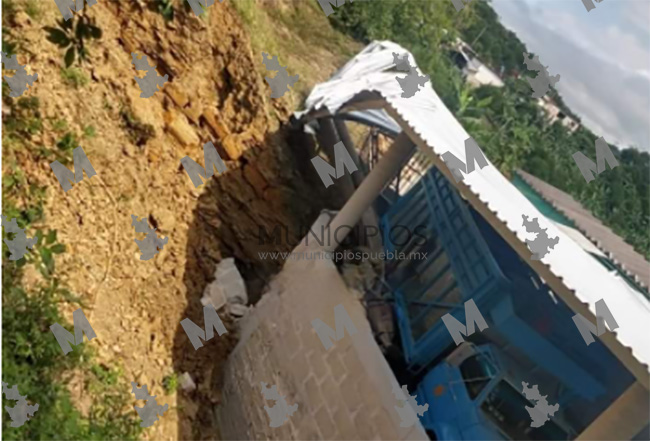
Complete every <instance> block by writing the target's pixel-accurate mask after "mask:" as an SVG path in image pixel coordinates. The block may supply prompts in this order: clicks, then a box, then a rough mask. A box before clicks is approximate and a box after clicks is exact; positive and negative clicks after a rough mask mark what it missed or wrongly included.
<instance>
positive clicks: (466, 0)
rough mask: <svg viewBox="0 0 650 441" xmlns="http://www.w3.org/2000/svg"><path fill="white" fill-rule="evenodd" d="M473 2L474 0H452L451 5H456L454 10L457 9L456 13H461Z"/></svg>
mask: <svg viewBox="0 0 650 441" xmlns="http://www.w3.org/2000/svg"><path fill="white" fill-rule="evenodd" d="M471 1H472V0H451V3H452V4H453V5H454V8H456V12H459V11H460V10H461V9H463V8H464V7H465V3H470V2H471ZM463 2H464V3H463Z"/></svg>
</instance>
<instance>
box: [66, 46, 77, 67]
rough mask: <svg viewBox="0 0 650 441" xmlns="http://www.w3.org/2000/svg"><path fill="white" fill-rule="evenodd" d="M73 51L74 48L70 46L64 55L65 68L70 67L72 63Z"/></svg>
mask: <svg viewBox="0 0 650 441" xmlns="http://www.w3.org/2000/svg"><path fill="white" fill-rule="evenodd" d="M74 55H75V49H74V46H70V49H68V51H67V52H66V53H65V58H64V60H65V67H70V66H71V65H72V63H74Z"/></svg>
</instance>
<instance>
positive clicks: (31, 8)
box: [25, 0, 43, 20]
mask: <svg viewBox="0 0 650 441" xmlns="http://www.w3.org/2000/svg"><path fill="white" fill-rule="evenodd" d="M25 12H26V13H27V15H29V16H30V18H32V19H34V20H38V19H40V18H41V17H42V16H43V12H42V11H41V0H27V2H26V3H25Z"/></svg>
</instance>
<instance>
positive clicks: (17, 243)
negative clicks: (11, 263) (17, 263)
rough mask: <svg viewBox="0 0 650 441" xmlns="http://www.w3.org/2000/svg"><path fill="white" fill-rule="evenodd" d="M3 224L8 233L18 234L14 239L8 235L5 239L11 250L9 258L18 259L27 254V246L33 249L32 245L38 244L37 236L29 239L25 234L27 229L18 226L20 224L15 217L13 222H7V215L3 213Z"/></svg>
mask: <svg viewBox="0 0 650 441" xmlns="http://www.w3.org/2000/svg"><path fill="white" fill-rule="evenodd" d="M2 226H3V227H5V232H6V233H13V234H15V235H16V236H15V237H14V238H13V239H12V240H9V238H8V237H7V238H6V239H5V243H6V244H7V246H8V247H9V251H11V255H10V256H9V260H18V259H20V258H22V257H23V256H24V255H25V253H27V248H29V249H30V250H31V249H32V247H34V245H36V241H37V240H38V239H37V238H36V237H32V238H31V239H27V235H26V234H25V229H24V228H18V224H17V223H16V218H15V217H14V218H13V219H11V222H7V217H6V216H5V215H4V214H3V215H2Z"/></svg>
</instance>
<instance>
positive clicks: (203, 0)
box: [187, 0, 223, 17]
mask: <svg viewBox="0 0 650 441" xmlns="http://www.w3.org/2000/svg"><path fill="white" fill-rule="evenodd" d="M187 3H189V4H190V7H191V8H192V11H194V14H196V16H197V17H198V16H199V15H201V14H203V10H204V9H207V7H208V6H212V5H214V0H187ZM219 3H223V0H219Z"/></svg>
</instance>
